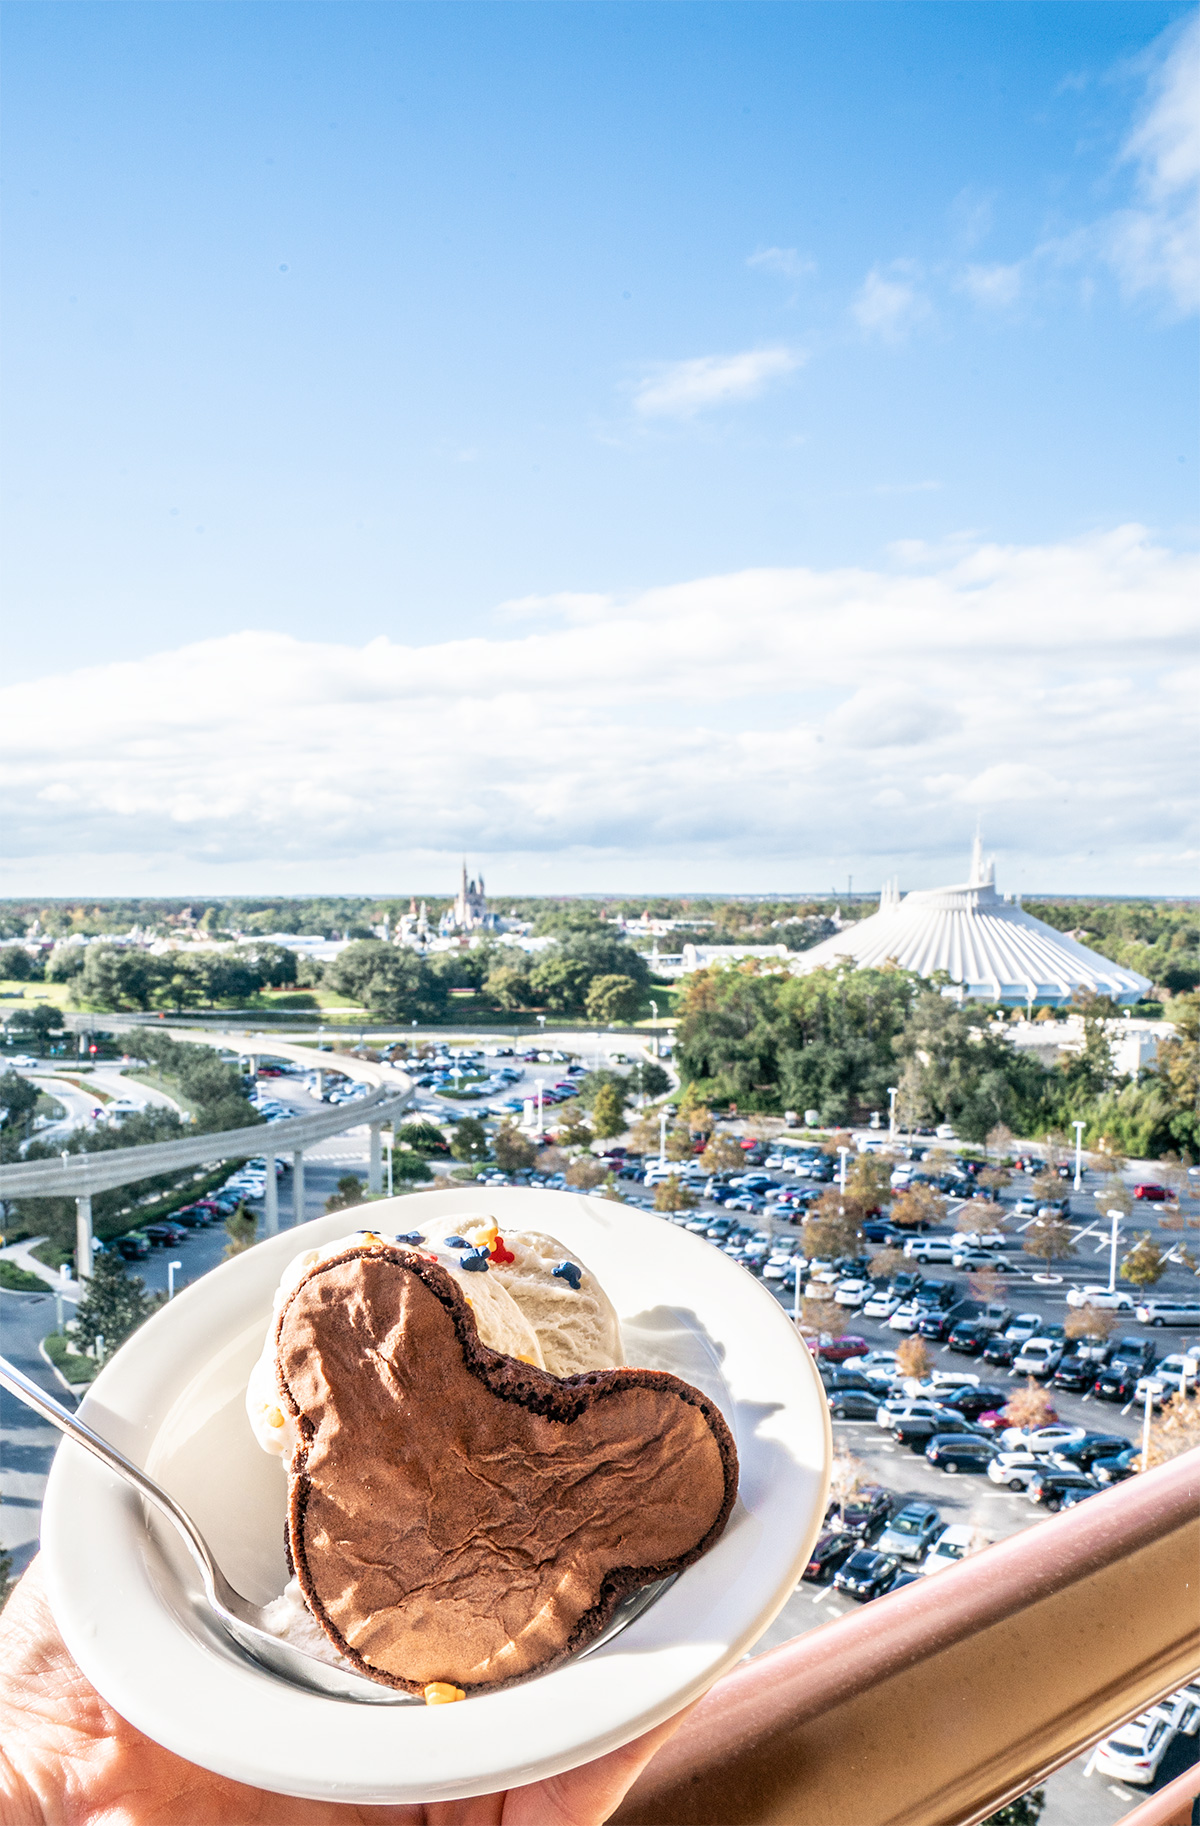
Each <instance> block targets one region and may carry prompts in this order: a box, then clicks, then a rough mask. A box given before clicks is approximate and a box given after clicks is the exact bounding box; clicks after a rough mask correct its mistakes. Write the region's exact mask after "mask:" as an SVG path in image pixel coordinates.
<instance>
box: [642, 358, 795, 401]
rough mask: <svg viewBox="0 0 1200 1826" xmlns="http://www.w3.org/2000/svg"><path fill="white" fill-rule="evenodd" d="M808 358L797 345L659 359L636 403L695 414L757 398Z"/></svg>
mask: <svg viewBox="0 0 1200 1826" xmlns="http://www.w3.org/2000/svg"><path fill="white" fill-rule="evenodd" d="M805 359H806V358H805V356H804V355H803V354H802V353H800V351H798V350H796V349H785V348H773V349H745V350H743V352H742V353H741V354H740V355H701V356H698V357H696V359H695V360H692V361H667V362H659V363H656V364H655V366H654V367H652V368H651V369H650V370H649V371H648V372H647V374H646V376H645V378H644V379H643V380H642V381H641V383H640V385H639V386H638V388H637V391H636V392H635V394H634V398H633V404H634V408H635V410H636V411H637V412H639V413H640V414H641V415H642V417H643V418H692V417H694V416H695V414H696V413H697V412H702V411H705V410H706V409H707V408H708V407H710V406H724V405H729V404H730V403H731V402H734V401H737V400H744V399H757V397H758V395H759V394H760V393H762V392H763V390H764V388H766V387H767V386H768V385H769V384H770V383H771V382H772V381H776V380H782V378H783V376H784V375H785V374H791V373H792V372H793V371H794V370H795V369H796V368H798V367H800V366H801V365H802V363H803V362H804V360H805Z"/></svg>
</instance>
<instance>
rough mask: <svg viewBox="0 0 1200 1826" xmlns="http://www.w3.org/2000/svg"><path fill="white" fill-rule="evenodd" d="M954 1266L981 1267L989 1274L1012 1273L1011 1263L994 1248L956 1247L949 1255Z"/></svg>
mask: <svg viewBox="0 0 1200 1826" xmlns="http://www.w3.org/2000/svg"><path fill="white" fill-rule="evenodd" d="M950 1261H951V1264H952V1265H953V1266H954V1267H955V1268H983V1269H986V1270H987V1271H988V1273H990V1274H1012V1273H1014V1272H1015V1270H1014V1267H1013V1264H1012V1263H1011V1262H1010V1261H1008V1260H1006V1258H1005V1257H1004V1256H1002V1255H1000V1254H998V1253H997V1251H996V1250H994V1249H956V1250H955V1252H954V1254H953V1255H952V1256H951V1257H950Z"/></svg>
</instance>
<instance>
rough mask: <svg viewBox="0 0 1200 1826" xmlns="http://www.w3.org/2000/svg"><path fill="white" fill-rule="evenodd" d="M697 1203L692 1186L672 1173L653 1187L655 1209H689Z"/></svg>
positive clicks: (672, 1210)
mask: <svg viewBox="0 0 1200 1826" xmlns="http://www.w3.org/2000/svg"><path fill="white" fill-rule="evenodd" d="M696 1203H698V1200H697V1198H696V1194H695V1193H694V1192H693V1191H692V1188H691V1187H690V1186H689V1185H688V1184H687V1183H686V1181H684V1180H681V1179H676V1177H675V1175H674V1173H672V1174H671V1176H670V1178H669V1179H664V1180H662V1181H661V1182H660V1183H659V1184H658V1185H657V1186H655V1188H654V1209H655V1210H656V1211H669V1212H675V1211H690V1210H691V1208H692V1206H693V1205H695V1204H696Z"/></svg>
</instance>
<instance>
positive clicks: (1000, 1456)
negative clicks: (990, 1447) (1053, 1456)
mask: <svg viewBox="0 0 1200 1826" xmlns="http://www.w3.org/2000/svg"><path fill="white" fill-rule="evenodd" d="M1048 1457H1049V1454H1048V1453H1046V1452H1031V1451H1029V1450H1028V1449H1026V1448H1021V1447H1018V1449H1017V1450H1016V1451H1013V1452H998V1453H997V1454H996V1456H995V1458H993V1459H992V1461H991V1463H990V1464H989V1466H988V1468H987V1474H988V1476H989V1477H990V1478H991V1480H992V1482H993V1483H994V1484H1001V1485H1002V1486H1003V1487H1004V1488H1005V1489H1006V1490H1026V1489H1028V1487H1029V1480H1030V1478H1031V1477H1032V1475H1033V1473H1034V1472H1035V1471H1040V1470H1041V1469H1042V1467H1043V1466H1044V1465H1045V1464H1046V1462H1047V1460H1048Z"/></svg>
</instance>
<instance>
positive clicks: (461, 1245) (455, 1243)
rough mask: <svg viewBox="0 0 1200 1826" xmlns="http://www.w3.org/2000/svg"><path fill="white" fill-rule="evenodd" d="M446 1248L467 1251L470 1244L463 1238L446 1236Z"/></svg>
mask: <svg viewBox="0 0 1200 1826" xmlns="http://www.w3.org/2000/svg"><path fill="white" fill-rule="evenodd" d="M446 1247H447V1249H469V1248H470V1247H471V1244H470V1243H469V1242H468V1241H467V1239H466V1237H465V1236H448V1237H447V1238H446Z"/></svg>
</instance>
